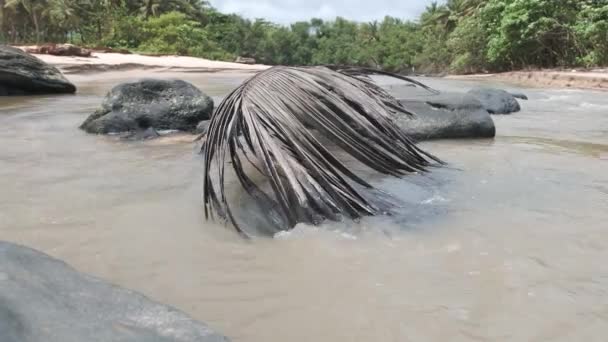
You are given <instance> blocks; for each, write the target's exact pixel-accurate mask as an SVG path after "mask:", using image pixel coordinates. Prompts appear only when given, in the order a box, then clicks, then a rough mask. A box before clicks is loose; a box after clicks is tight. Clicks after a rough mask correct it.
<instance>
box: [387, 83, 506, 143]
mask: <svg viewBox="0 0 608 342" xmlns="http://www.w3.org/2000/svg"><path fill="white" fill-rule="evenodd" d="M408 93H410V96H409V97H407V96H405V95H404V94H400V96H399V101H400V102H401V104H402V105H403V106H404V107H405V108H407V109H409V110H410V111H412V112H413V113H414V114H415V115H414V116H413V117H408V116H400V117H398V118H397V119H396V123H397V125H398V126H399V127H401V128H402V129H403V130H405V132H406V133H407V134H408V135H409V136H410V137H412V138H414V139H416V140H431V139H459V138H493V137H494V136H495V135H496V128H495V126H494V121H493V120H492V117H491V116H490V114H489V113H488V112H487V111H486V110H485V109H484V108H483V107H482V105H481V103H480V102H479V101H477V99H475V98H474V97H472V96H470V95H463V94H456V93H441V94H429V93H420V92H414V91H409V92H408Z"/></svg>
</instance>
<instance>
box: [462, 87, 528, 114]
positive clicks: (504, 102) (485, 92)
mask: <svg viewBox="0 0 608 342" xmlns="http://www.w3.org/2000/svg"><path fill="white" fill-rule="evenodd" d="M468 94H470V95H472V96H474V97H475V98H477V100H479V102H481V105H482V106H483V107H484V108H485V109H486V110H487V111H488V112H489V113H490V114H511V113H515V112H519V111H520V110H521V107H520V106H519V102H517V100H516V99H515V97H514V96H513V95H512V94H509V93H508V92H506V91H504V90H502V89H494V88H476V89H472V90H470V91H469V92H468Z"/></svg>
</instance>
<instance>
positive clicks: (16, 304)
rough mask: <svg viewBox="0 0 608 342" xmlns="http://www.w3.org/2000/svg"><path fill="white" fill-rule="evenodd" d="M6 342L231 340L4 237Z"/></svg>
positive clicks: (1, 320) (1, 290) (1, 281)
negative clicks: (8, 241)
mask: <svg viewBox="0 0 608 342" xmlns="http://www.w3.org/2000/svg"><path fill="white" fill-rule="evenodd" d="M0 260H1V262H0V341H2V342H24V341H27V342H82V341H93V342H94V341H99V342H106V341H113V342H169V341H181V342H186V341H188V342H190V341H192V342H194V341H197V342H227V341H228V339H227V338H225V337H224V336H221V335H218V334H216V333H215V332H213V331H211V329H210V328H209V327H208V326H207V325H205V324H203V323H200V322H197V321H195V320H193V319H192V318H190V317H188V316H187V315H186V314H184V313H182V312H180V311H177V310H176V309H173V308H171V307H168V306H165V305H162V304H158V303H155V302H153V301H151V300H150V299H148V298H146V297H144V296H143V295H141V294H138V293H136V292H133V291H129V290H126V289H122V288H119V287H116V286H113V285H110V284H107V283H105V282H103V281H101V280H99V279H96V278H93V277H90V276H87V275H84V274H81V273H79V272H78V271H76V270H74V269H73V268H71V267H70V266H68V265H66V264H65V263H63V262H61V261H59V260H57V259H53V258H51V257H49V256H47V255H45V254H43V253H40V252H37V251H35V250H32V249H29V248H26V247H22V246H17V245H14V244H11V243H7V242H2V241H0Z"/></svg>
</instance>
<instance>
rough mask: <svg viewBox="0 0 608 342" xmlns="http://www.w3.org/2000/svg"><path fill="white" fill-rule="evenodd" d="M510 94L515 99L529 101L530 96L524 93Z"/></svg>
mask: <svg viewBox="0 0 608 342" xmlns="http://www.w3.org/2000/svg"><path fill="white" fill-rule="evenodd" d="M509 94H511V95H513V97H514V98H516V99H522V100H527V99H528V95H526V94H524V93H517V92H510V93H509Z"/></svg>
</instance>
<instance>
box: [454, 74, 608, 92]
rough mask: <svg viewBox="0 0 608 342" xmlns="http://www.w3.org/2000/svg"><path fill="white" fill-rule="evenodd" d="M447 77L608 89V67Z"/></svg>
mask: <svg viewBox="0 0 608 342" xmlns="http://www.w3.org/2000/svg"><path fill="white" fill-rule="evenodd" d="M447 78H448V79H473V80H495V81H501V82H506V83H513V84H517V85H522V86H527V87H544V88H580V89H594V90H608V69H595V70H570V71H564V70H537V71H512V72H505V73H498V74H477V75H451V76H447Z"/></svg>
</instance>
